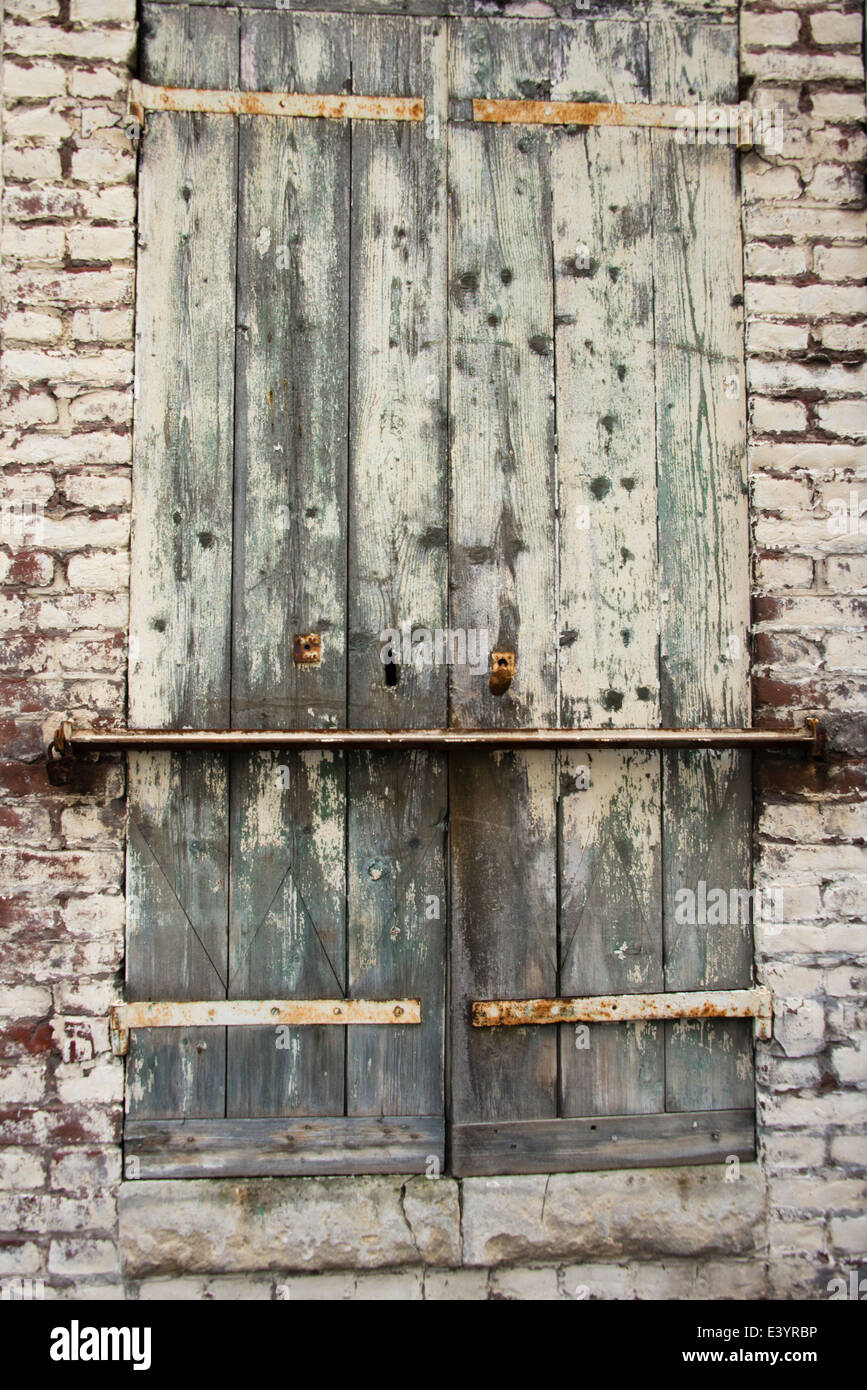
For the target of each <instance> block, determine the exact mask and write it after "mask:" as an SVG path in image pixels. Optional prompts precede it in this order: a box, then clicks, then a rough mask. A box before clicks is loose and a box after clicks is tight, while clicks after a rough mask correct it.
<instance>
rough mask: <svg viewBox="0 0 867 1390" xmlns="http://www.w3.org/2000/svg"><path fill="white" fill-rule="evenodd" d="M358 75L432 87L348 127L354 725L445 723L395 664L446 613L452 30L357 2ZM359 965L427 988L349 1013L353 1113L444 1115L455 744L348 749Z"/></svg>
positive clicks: (368, 80)
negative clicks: (409, 1015)
mask: <svg viewBox="0 0 867 1390" xmlns="http://www.w3.org/2000/svg"><path fill="white" fill-rule="evenodd" d="M352 35H353V83H354V85H355V89H356V90H360V91H365V92H368V93H372V94H374V95H376V94H383V95H385V94H392V95H416V94H421V95H423V96H424V99H425V111H426V119H425V123H424V125H419V126H414V125H407V124H402V125H398V124H397V123H394V124H388V123H385V122H382V123H373V122H366V123H365V122H357V123H356V124H355V125H354V126H353V132H352V340H351V347H350V360H351V399H350V475H349V528H350V531H349V536H350V546H349V611H348V626H349V634H350V635H349V706H348V723H349V724H350V725H351V726H354V727H360V728H370V727H374V728H377V727H401V726H407V725H409V726H412V725H416V724H417V725H421V726H431V725H433V726H435V725H437V724H439V723H445V722H446V668H445V666H443V665H437V664H433V663H431V662H429V661H420V660H411V661H409V662H407V661H405V660H404V659H403V654H402V652H401V654H400V655H399V657H398V660H397V661H396V662H395V663H394V666H395V667H396V671H395V673H394V674H395V675H396V677H397V679H396V683H395V684H393V685H391V686H390V685H388V684H386V665H385V663H384V662H383V660H382V658H381V652H382V647H383V637H382V635H381V634H383V632H384V631H385V630H386V629H389V628H390V629H395V630H398V631H400V632H401V644H402V641H403V633H404V632H405V631H409V632H410V634H411V631H412V629H413V628H414V627H416V626H418V627H421V628H426V629H428V630H431V631H435V630H436V629H443V628H445V627H446V625H447V624H446V612H447V610H446V591H447V589H446V561H447V543H446V538H447V527H448V513H447V480H446V451H447V434H446V430H445V423H446V422H445V350H446V349H445V343H446V255H445V211H446V209H445V194H446V186H445V167H446V165H445V161H446V145H445V117H446V86H445V84H446V34H445V25H444V24H443V23H441V22H439V21H432V22H426V21H415V22H414V21H410V20H404V19H393V20H382V19H366V18H359V19H357V20H355V21H354V22H353V24H352ZM348 797H349V820H348V828H347V855H348V864H347V873H348V879H347V895H348V896H347V913H348V923H349V941H348V967H347V968H348V979H349V986H350V990H351V992H352V993H353V994H354V995H372V996H374V997H386V998H388V997H393V996H396V995H398V994H409V995H413V996H416V995H417V996H419V997H420V998H421V999H422V1024H421V1027H420V1028H414V1029H405V1030H404V1029H392V1028H349V1029H348V1030H347V1040H346V1046H347V1078H346V1093H347V1106H348V1113H349V1114H350V1115H353V1116H369V1115H377V1114H395V1115H397V1114H402V1115H424V1114H429V1115H441V1114H442V1113H443V1105H444V1095H443V1050H444V1023H445V1020H444V1000H445V953H446V936H445V931H446V921H447V911H448V908H447V901H446V884H445V826H446V816H447V781H446V763H445V758H444V756H443V755H442V754H436V753H424V752H415V753H403V754H388V753H385V754H379V753H374V754H350V755H349V761H348Z"/></svg>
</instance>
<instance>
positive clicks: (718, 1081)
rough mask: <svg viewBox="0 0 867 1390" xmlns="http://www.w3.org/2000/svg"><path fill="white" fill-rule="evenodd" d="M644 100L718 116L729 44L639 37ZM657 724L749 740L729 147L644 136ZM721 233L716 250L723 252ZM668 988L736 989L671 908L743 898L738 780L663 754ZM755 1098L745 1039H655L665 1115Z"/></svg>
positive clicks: (737, 1030)
mask: <svg viewBox="0 0 867 1390" xmlns="http://www.w3.org/2000/svg"><path fill="white" fill-rule="evenodd" d="M650 35H651V57H652V61H651V70H652V72H653V74H654V89H653V91H652V94H651V95H652V96H653V98H654V99H655V100H664V101H682V100H686V99H696V97H697V96H698V94H701V95H702V96H703V97H705V99H707V100H714V99H716V100H726V101H732V100H734V99H735V97H736V93H737V48H736V44H735V42H734V36H733V35H732V33H731V31H730V30H728V29H720V28H717V27H716V26H711V25H706V24H705V25H699V24H687V23H682V24H674V23H672V24H660V23H656V22H654V23H653V24H652V25H651V27H650ZM651 139H652V142H653V150H654V159H653V180H654V207H655V218H656V227H657V231H656V237H655V248H654V275H655V282H656V379H657V456H658V459H659V536H660V566H661V575H662V586H663V597H664V603H663V609H662V622H661V639H660V663H661V700H662V718H663V723H665V724H667V725H671V724H673V725H677V724H690V723H698V724H723V725H724V724H749V722H750V707H749V685H748V675H747V663H748V647H747V631H748V623H749V593H748V580H749V573H748V530H747V498H746V475H745V468H746V442H745V407H744V364H743V284H742V269H741V246H740V235H739V206H740V204H739V192H738V188H737V181H736V168H735V161H736V155H735V152H734V150H733V149H732V147H731V146H714V145H707V144H698V145H695V146H692V145H688V144H681V143H679V142H678V141H677V140H676V139H675V137H674V135H672V134H669V133H665V132H661V131H657V132H654V133H653V135H652V137H651ZM721 226H725V228H726V235H724V236H723V235H720V227H721ZM663 783H664V791H663V825H664V831H665V833H664V852H663V862H664V883H665V909H664V910H665V960H666V970H665V983H666V988H667V989H694V988H701V987H702V986H707V987H708V988H716V987H719V988H726V987H733V986H737V985H745V984H748V983H749V981H750V978H751V971H752V946H751V932H750V928H749V926H746V925H744V924H742V923H728V922H722V923H719V924H716V925H706V924H703V923H700V922H694V923H687V924H680V923H678V921H677V903H678V899H677V894H678V892H679V890H681V889H684V888H685V889H688V890H689V891H690V892H692V893H694V894H696V896H697V895H698V893H699V891H700V890H699V885H700V884H701V883H704V884H706V885H707V888H708V889H714V888H716V889H722V890H723V891H724V892H725V893H726V895H728V894H729V893H730V890H731V889H733V888H734V889H746V888H748V887H749V876H750V808H751V791H750V764H749V756H748V755H744V754H737V753H726V752H720V753H671V754H666V755H665V757H664V773H663ZM752 1095H753V1067H752V1038H751V1034H750V1028H749V1025H748V1024H745V1023H740V1022H736V1021H731V1022H723V1023H713V1024H711V1023H705V1024H690V1023H677V1024H668V1025H666V1096H667V1099H666V1106H667V1108H668V1109H670V1110H679V1109H685V1110H693V1109H698V1108H704V1107H708V1108H713V1109H718V1108H719V1109H725V1108H730V1107H732V1106H738V1105H743V1104H749V1103H751V1101H752Z"/></svg>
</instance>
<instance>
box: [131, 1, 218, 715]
mask: <svg viewBox="0 0 867 1390" xmlns="http://www.w3.org/2000/svg"><path fill="white" fill-rule="evenodd" d="M145 21H146V29H147V38H146V41H145V47H144V75H145V78H146V80H148V81H150V82H157V83H164V84H166V85H170V84H173V85H177V86H185V85H187V84H192V83H193V82H197V83H198V84H199V85H200V86H212V87H234V86H236V85H237V78H238V26H237V18H236V16H235V15H234V14H233V13H232V12H231V11H222V10H221V11H204V10H197V9H188V8H186V7H181V6H179V7H178V8H177V9H175V8H174V7H172V9H171V10H164V9H162V8H161V7H160V6H148V7H147V8H146V13H145ZM235 124H236V123H235V122H234V121H231V120H222V119H221V118H220V117H217V116H210V115H202V114H200V113H192V114H179V113H176V112H171V113H170V112H165V113H154V112H150V113H149V114H148V121H147V130H146V133H145V136H144V140H143V145H142V154H141V169H140V175H139V226H138V266H137V296H136V401H135V453H134V469H135V498H134V503H133V553H132V576H131V590H130V668H129V686H130V710H129V717H130V720H131V722H133V723H135V724H137V725H140V726H142V727H156V726H158V725H160V724H164V725H168V726H172V725H178V726H183V725H189V726H192V727H196V726H197V727H199V728H226V727H227V725H228V719H229V633H230V626H231V603H232V582H231V572H232V428H233V426H232V420H233V396H234V385H235V328H234V323H235V209H236V200H237V191H236V181H237V136H236V130H235ZM168 364H171V366H170V368H169V365H168Z"/></svg>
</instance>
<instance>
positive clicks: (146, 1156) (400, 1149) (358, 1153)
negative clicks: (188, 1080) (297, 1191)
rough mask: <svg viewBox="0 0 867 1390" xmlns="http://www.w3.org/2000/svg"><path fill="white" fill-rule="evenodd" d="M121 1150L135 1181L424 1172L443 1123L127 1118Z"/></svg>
mask: <svg viewBox="0 0 867 1390" xmlns="http://www.w3.org/2000/svg"><path fill="white" fill-rule="evenodd" d="M124 1150H125V1153H126V1155H127V1158H128V1159H129V1158H132V1159H135V1161H136V1165H137V1173H138V1176H139V1177H140V1178H207V1177H215V1178H244V1177H267V1178H270V1177H314V1176H316V1175H317V1174H329V1175H331V1176H337V1175H340V1174H352V1173H423V1172H425V1171H429V1169H430V1157H431V1155H432V1154H433V1155H436V1154H441V1153H442V1150H443V1120H442V1119H441V1118H438V1117H436V1116H431V1117H427V1118H425V1117H421V1118H414V1119H406V1118H404V1117H403V1116H396V1115H389V1116H383V1117H378V1118H376V1119H359V1118H353V1119H346V1118H342V1119H341V1118H336V1119H310V1118H308V1119H303V1120H214V1121H192V1122H190V1121H172V1120H146V1121H142V1120H128V1121H127V1123H126V1127H125V1129H124Z"/></svg>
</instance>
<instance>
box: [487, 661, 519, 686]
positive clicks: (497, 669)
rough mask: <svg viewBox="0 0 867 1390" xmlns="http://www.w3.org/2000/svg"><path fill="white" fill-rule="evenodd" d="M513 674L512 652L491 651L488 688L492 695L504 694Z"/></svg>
mask: <svg viewBox="0 0 867 1390" xmlns="http://www.w3.org/2000/svg"><path fill="white" fill-rule="evenodd" d="M514 674H515V653H514V652H491V675H490V679H489V680H488V689H489V690H490V692H491V694H492V695H504V694H505V693H506V691H507V690H508V688H509V686H510V685H511V684H512V678H513V676H514Z"/></svg>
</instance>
